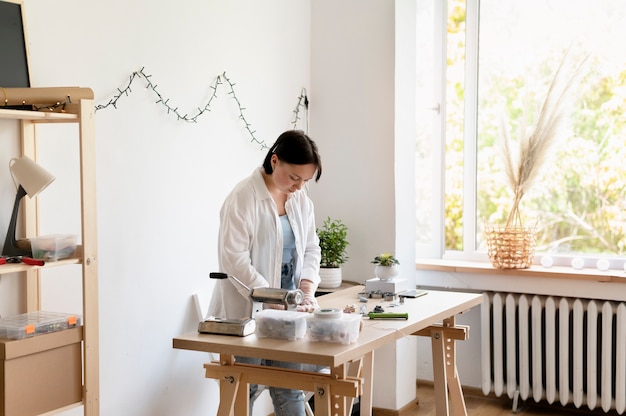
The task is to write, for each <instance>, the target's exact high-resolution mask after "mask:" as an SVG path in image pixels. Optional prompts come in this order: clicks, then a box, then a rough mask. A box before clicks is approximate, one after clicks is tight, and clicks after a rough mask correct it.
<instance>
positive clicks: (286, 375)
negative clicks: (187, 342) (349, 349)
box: [204, 354, 371, 416]
mask: <svg viewBox="0 0 626 416" xmlns="http://www.w3.org/2000/svg"><path fill="white" fill-rule="evenodd" d="M368 357H370V358H371V355H366V357H365V359H364V361H365V367H367V368H370V369H371V363H368ZM370 361H371V360H370ZM204 368H205V376H206V377H207V378H215V379H218V380H219V381H220V404H219V407H218V411H217V416H232V415H234V416H248V411H249V410H248V409H249V406H250V397H249V394H250V393H249V392H250V384H263V385H265V386H275V387H281V388H293V389H301V390H304V391H313V392H315V393H316V397H315V404H316V413H319V414H320V415H321V416H334V415H341V416H347V415H348V413H349V408H350V407H352V406H351V405H352V402H353V400H354V398H355V397H357V396H358V395H359V394H361V393H362V391H363V384H364V381H363V379H362V378H361V377H359V375H358V374H359V373H360V371H361V360H355V361H354V362H351V363H346V364H342V365H340V366H338V367H335V368H333V369H331V374H324V373H316V372H308V371H300V370H290V369H283V368H279V367H268V366H258V365H252V364H237V363H236V362H235V357H234V356H233V355H230V354H220V360H219V362H215V361H214V362H211V363H208V364H205V365H204ZM366 371H369V372H370V373H371V370H366ZM370 383H371V381H370ZM318 396H319V397H318ZM346 397H349V398H350V399H347V398H346ZM318 403H319V409H317V407H318V406H317V405H318Z"/></svg>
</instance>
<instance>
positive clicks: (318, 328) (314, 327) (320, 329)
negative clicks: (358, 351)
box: [307, 309, 361, 344]
mask: <svg viewBox="0 0 626 416" xmlns="http://www.w3.org/2000/svg"><path fill="white" fill-rule="evenodd" d="M338 311H339V312H337V310H333V311H332V312H329V311H328V310H327V309H326V310H324V309H322V310H318V311H316V312H315V313H314V314H313V315H312V316H309V318H308V319H307V338H308V339H309V340H311V341H324V342H339V343H342V344H351V343H353V342H355V341H356V340H358V339H359V332H360V330H361V315H360V314H357V313H343V312H341V310H338ZM324 312H326V313H324Z"/></svg>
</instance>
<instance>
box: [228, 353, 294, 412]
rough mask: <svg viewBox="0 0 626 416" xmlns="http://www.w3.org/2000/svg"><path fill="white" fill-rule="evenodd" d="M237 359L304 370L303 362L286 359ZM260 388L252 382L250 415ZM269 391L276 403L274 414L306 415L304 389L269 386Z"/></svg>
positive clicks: (237, 358)
mask: <svg viewBox="0 0 626 416" xmlns="http://www.w3.org/2000/svg"><path fill="white" fill-rule="evenodd" d="M235 360H236V361H237V362H240V363H246V364H256V365H266V366H269V367H280V368H289V369H292V370H302V364H299V363H289V362H286V361H274V360H264V359H261V358H250V357H235ZM258 389H259V386H258V384H250V416H252V406H253V404H254V400H256V398H257V397H258V394H260V392H258ZM269 391H270V397H271V398H272V404H273V405H274V414H275V415H276V416H306V412H305V410H304V392H303V391H302V390H292V389H284V388H278V387H269Z"/></svg>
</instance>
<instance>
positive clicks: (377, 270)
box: [371, 253, 400, 280]
mask: <svg viewBox="0 0 626 416" xmlns="http://www.w3.org/2000/svg"><path fill="white" fill-rule="evenodd" d="M371 263H373V264H375V265H376V266H375V267H374V274H375V275H376V277H378V278H379V279H380V280H389V279H392V278H393V277H394V276H396V275H397V274H398V267H397V266H398V265H399V264H400V262H399V261H398V259H396V258H395V257H394V255H393V254H392V253H381V254H379V255H377V256H376V257H374V260H372V261H371Z"/></svg>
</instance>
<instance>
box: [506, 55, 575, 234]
mask: <svg viewBox="0 0 626 416" xmlns="http://www.w3.org/2000/svg"><path fill="white" fill-rule="evenodd" d="M586 60H587V57H585V58H584V59H583V60H582V61H581V62H580V63H579V64H578V65H577V66H576V67H575V68H574V69H573V71H572V73H571V74H570V75H569V76H567V77H566V78H564V77H565V75H564V71H565V69H566V64H567V62H568V54H566V55H565V56H564V57H563V59H562V60H561V63H560V64H559V66H558V68H557V70H556V72H555V74H554V77H553V78H552V81H551V83H550V86H549V88H548V92H547V94H546V97H545V99H544V102H543V105H542V106H541V109H540V111H539V113H538V115H537V122H536V123H535V125H534V126H533V128H532V130H531V132H530V133H528V134H527V129H528V126H527V125H526V118H525V117H523V121H522V125H521V126H520V138H519V150H518V152H517V158H515V155H514V152H513V151H512V149H511V139H510V137H509V135H508V131H507V129H506V127H505V126H504V125H503V128H502V131H503V136H504V140H503V141H502V144H503V152H504V170H505V172H506V176H507V180H508V182H509V185H510V186H511V189H512V190H513V205H512V207H511V211H510V212H509V216H508V218H507V222H506V227H521V226H522V219H521V216H520V212H519V204H520V202H521V200H522V198H523V197H524V195H525V194H526V193H527V192H528V190H529V189H530V188H531V186H532V185H533V184H534V183H535V182H536V181H537V179H538V178H539V177H540V174H541V170H542V168H543V167H544V166H545V165H546V163H547V162H548V160H549V159H550V157H551V156H552V153H553V152H552V150H553V148H554V147H555V146H556V145H557V143H558V141H559V140H560V139H561V137H562V134H563V130H564V128H563V127H564V125H565V121H566V118H567V115H568V113H569V109H570V106H569V101H570V100H569V98H570V95H569V92H570V90H571V89H572V87H573V86H574V85H575V81H576V80H577V79H578V78H579V75H580V74H581V72H582V67H583V65H584V63H585V61H586Z"/></svg>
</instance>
